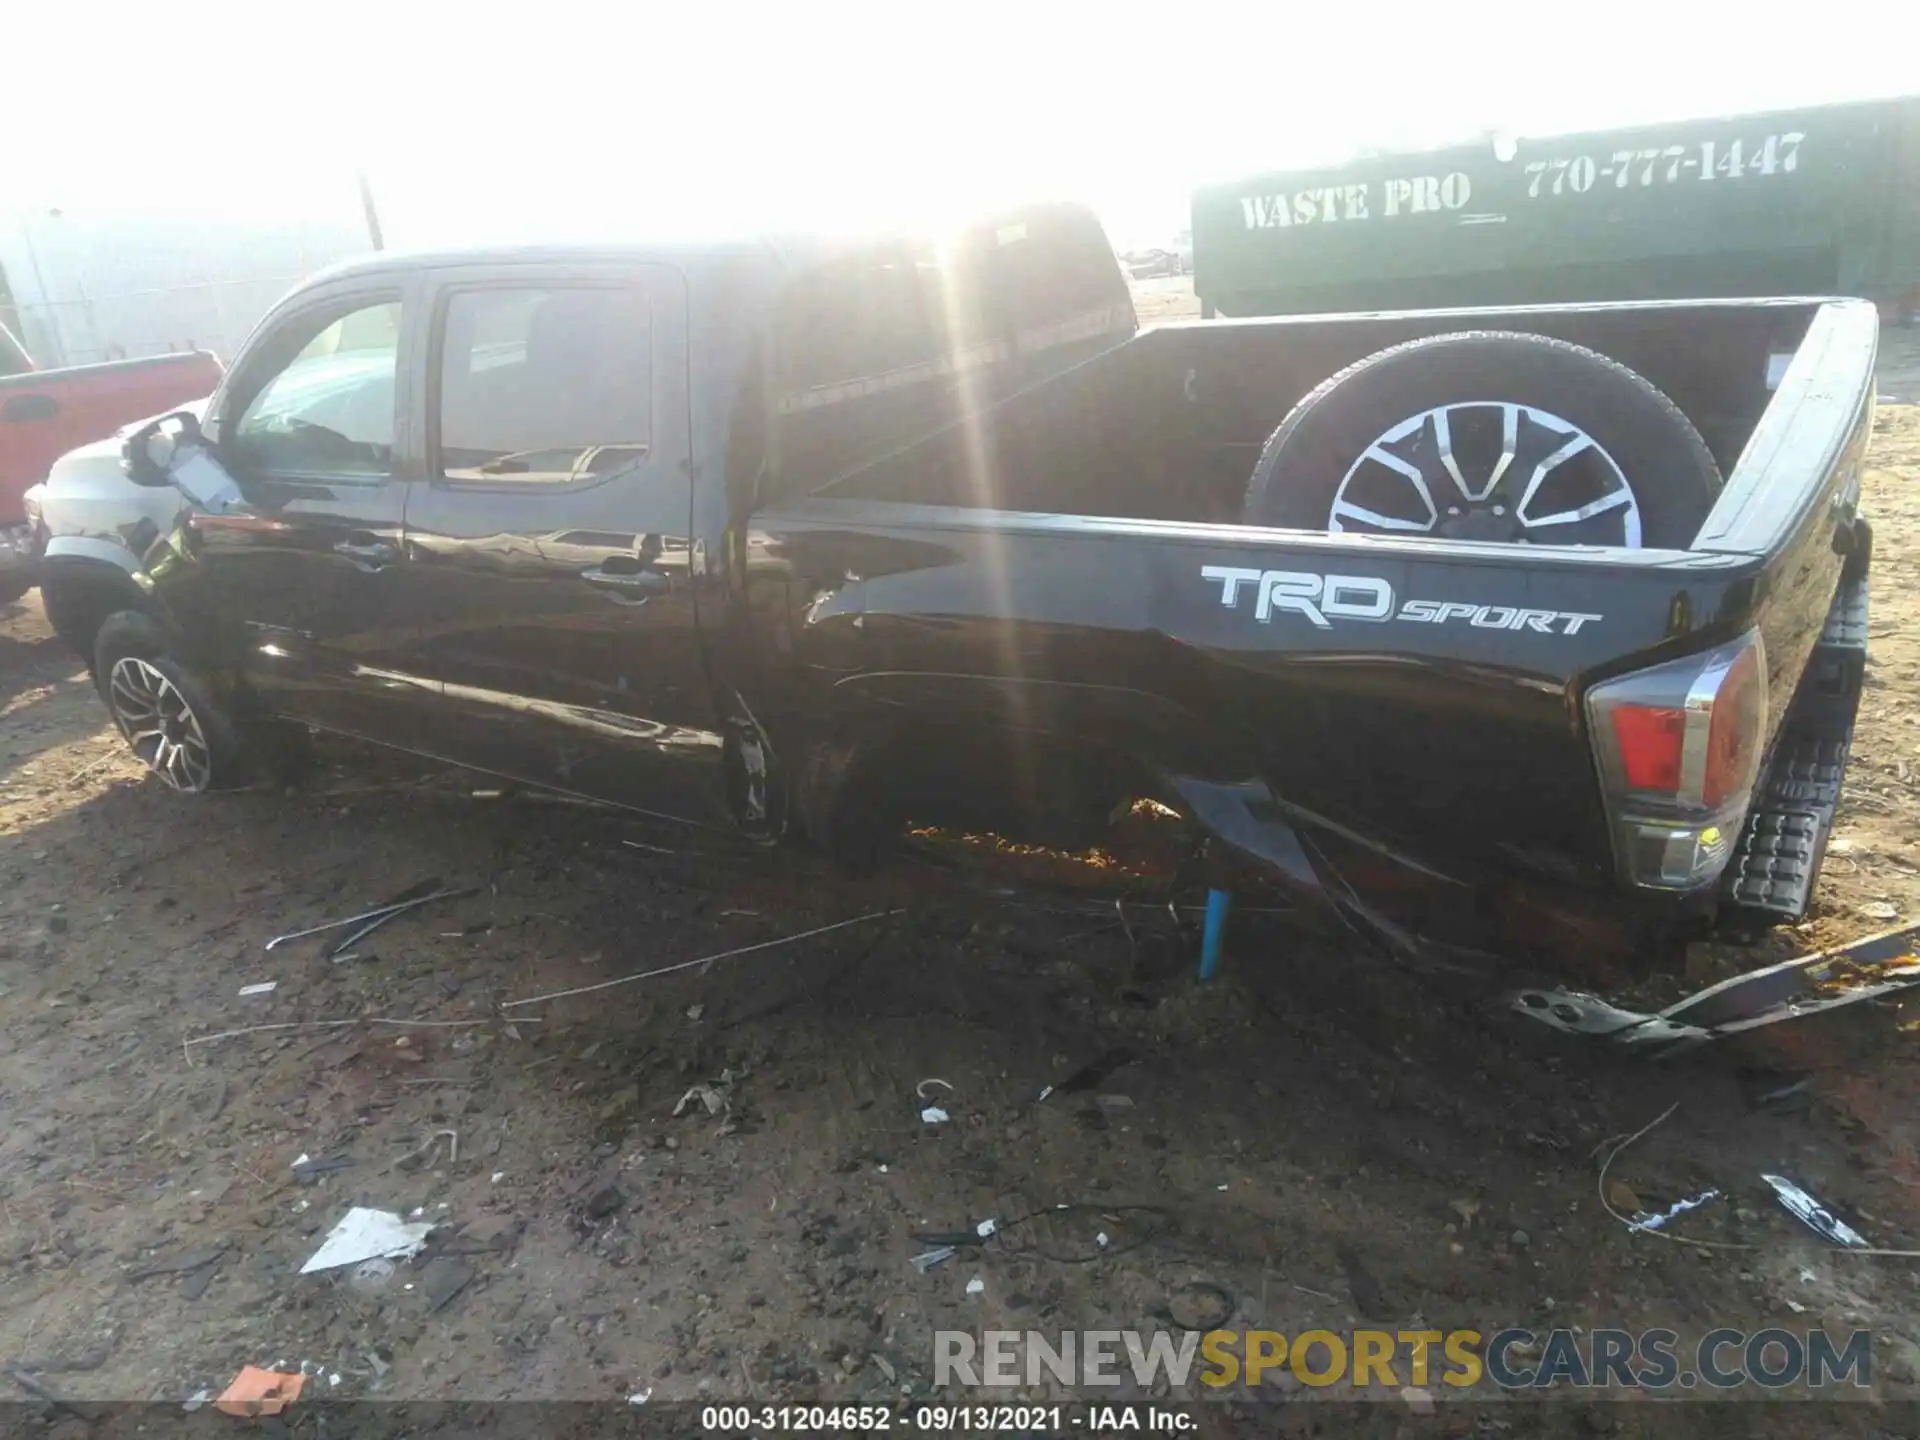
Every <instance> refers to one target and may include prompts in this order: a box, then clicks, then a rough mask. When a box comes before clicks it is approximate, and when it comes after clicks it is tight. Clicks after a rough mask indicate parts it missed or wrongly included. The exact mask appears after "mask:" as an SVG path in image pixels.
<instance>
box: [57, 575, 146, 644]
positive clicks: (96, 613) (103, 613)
mask: <svg viewBox="0 0 1920 1440" xmlns="http://www.w3.org/2000/svg"><path fill="white" fill-rule="evenodd" d="M40 599H41V603H42V604H43V605H44V606H45V607H46V612H47V623H48V624H49V625H51V626H53V630H54V633H55V634H56V635H58V636H59V637H60V639H61V641H62V642H63V643H64V644H65V645H66V646H67V648H68V649H70V650H72V651H73V652H74V654H76V655H78V656H79V657H80V658H81V659H82V660H85V661H87V662H88V663H89V664H91V663H92V662H93V642H94V637H95V636H96V635H98V634H99V633H100V626H101V625H102V624H103V623H104V622H105V621H106V618H107V617H108V616H109V615H111V614H113V613H114V612H115V611H118V610H138V611H141V612H143V613H151V607H150V606H149V605H148V603H147V597H146V596H145V595H144V594H142V593H141V591H140V587H139V586H137V585H135V584H134V583H133V581H132V580H130V579H128V578H127V576H126V575H125V574H123V573H122V572H121V571H118V570H115V569H113V568H112V567H111V566H108V565H103V564H100V563H99V562H97V561H91V560H49V561H48V562H47V569H46V574H45V575H44V576H42V577H41V581H40Z"/></svg>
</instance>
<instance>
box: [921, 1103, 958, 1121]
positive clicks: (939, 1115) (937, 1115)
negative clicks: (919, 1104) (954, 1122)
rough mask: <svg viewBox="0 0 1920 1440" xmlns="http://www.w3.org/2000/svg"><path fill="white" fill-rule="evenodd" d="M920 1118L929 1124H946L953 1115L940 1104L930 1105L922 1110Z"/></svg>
mask: <svg viewBox="0 0 1920 1440" xmlns="http://www.w3.org/2000/svg"><path fill="white" fill-rule="evenodd" d="M920 1118H921V1120H922V1121H924V1122H925V1123H926V1124H928V1125H944V1124H946V1123H947V1122H948V1121H949V1120H951V1119H952V1118H953V1117H952V1116H951V1115H949V1114H947V1112H946V1111H944V1110H942V1109H941V1108H940V1107H939V1106H938V1105H929V1106H927V1108H926V1109H924V1110H922V1111H921V1112H920Z"/></svg>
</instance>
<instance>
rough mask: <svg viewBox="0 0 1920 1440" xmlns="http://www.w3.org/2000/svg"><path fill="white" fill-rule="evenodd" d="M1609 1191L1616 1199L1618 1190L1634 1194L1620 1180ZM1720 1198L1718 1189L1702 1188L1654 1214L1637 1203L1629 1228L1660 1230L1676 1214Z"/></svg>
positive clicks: (1611, 1196)
mask: <svg viewBox="0 0 1920 1440" xmlns="http://www.w3.org/2000/svg"><path fill="white" fill-rule="evenodd" d="M1608 1191H1609V1198H1610V1199H1615V1200H1617V1199H1618V1192H1620V1191H1626V1193H1627V1194H1628V1195H1632V1194H1633V1192H1632V1191H1631V1190H1628V1189H1627V1187H1626V1186H1624V1185H1622V1184H1621V1183H1620V1182H1619V1181H1618V1180H1616V1181H1614V1182H1613V1184H1612V1185H1611V1186H1609V1187H1608ZM1719 1198H1720V1192H1719V1191H1718V1190H1702V1191H1701V1192H1700V1193H1699V1194H1698V1195H1690V1196H1688V1197H1687V1198H1686V1199H1684V1200H1676V1201H1674V1202H1673V1204H1671V1205H1669V1206H1668V1207H1667V1208H1666V1209H1665V1210H1663V1211H1661V1212H1659V1213H1658V1214H1654V1215H1649V1214H1647V1213H1646V1212H1645V1211H1644V1210H1642V1209H1641V1208H1640V1207H1639V1206H1638V1205H1635V1206H1634V1207H1633V1208H1634V1211H1635V1214H1634V1217H1633V1220H1632V1221H1631V1222H1630V1223H1629V1224H1628V1226H1627V1228H1628V1229H1629V1230H1658V1229H1659V1228H1660V1227H1661V1226H1662V1225H1664V1224H1666V1223H1667V1221H1669V1220H1671V1219H1673V1217H1674V1216H1676V1215H1684V1214H1686V1213H1687V1212H1688V1211H1689V1210H1698V1209H1699V1208H1700V1207H1701V1206H1702V1205H1705V1204H1706V1203H1707V1202H1708V1201H1709V1200H1718V1199H1719ZM1621 1208H1622V1209H1624V1208H1626V1207H1624V1206H1622V1207H1621Z"/></svg>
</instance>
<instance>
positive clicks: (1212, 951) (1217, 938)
mask: <svg viewBox="0 0 1920 1440" xmlns="http://www.w3.org/2000/svg"><path fill="white" fill-rule="evenodd" d="M1232 908H1233V896H1232V895H1231V894H1229V893H1228V892H1227V891H1225V890H1209V891H1207V925H1206V929H1205V930H1203V931H1202V932H1201V934H1200V978H1201V979H1202V980H1211V979H1213V976H1214V972H1215V971H1217V970H1218V969H1219V968H1220V947H1221V946H1222V945H1223V944H1225V943H1226V938H1227V912H1228V911H1229V910H1231V909H1232Z"/></svg>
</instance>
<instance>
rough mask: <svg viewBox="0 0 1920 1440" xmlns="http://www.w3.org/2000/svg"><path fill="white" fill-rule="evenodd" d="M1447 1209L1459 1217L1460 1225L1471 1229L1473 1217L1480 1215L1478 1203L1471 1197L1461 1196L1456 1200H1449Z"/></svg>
mask: <svg viewBox="0 0 1920 1440" xmlns="http://www.w3.org/2000/svg"><path fill="white" fill-rule="evenodd" d="M1447 1208H1448V1209H1449V1210H1451V1211H1453V1213H1454V1214H1456V1215H1458V1216H1459V1217H1460V1223H1461V1224H1462V1225H1464V1226H1466V1227H1468V1228H1469V1229H1471V1228H1472V1226H1473V1220H1474V1217H1475V1216H1476V1215H1478V1214H1479V1213H1480V1202H1479V1201H1478V1200H1475V1199H1474V1198H1473V1197H1472V1196H1463V1197H1461V1198H1460V1199H1458V1200H1449V1201H1448V1202H1447Z"/></svg>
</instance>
